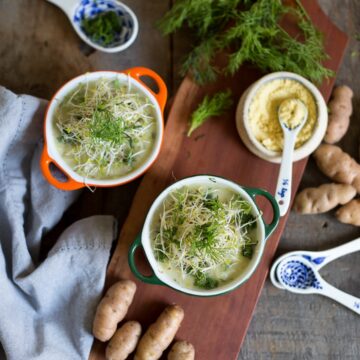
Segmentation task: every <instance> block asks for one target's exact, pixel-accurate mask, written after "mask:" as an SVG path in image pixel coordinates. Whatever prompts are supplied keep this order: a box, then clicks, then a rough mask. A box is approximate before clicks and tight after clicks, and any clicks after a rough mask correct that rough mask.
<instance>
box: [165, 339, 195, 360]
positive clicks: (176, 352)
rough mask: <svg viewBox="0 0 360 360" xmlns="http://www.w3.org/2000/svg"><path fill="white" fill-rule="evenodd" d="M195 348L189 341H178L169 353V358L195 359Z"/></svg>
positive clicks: (180, 359) (169, 359) (174, 359)
mask: <svg viewBox="0 0 360 360" xmlns="http://www.w3.org/2000/svg"><path fill="white" fill-rule="evenodd" d="M194 359H195V349H194V346H193V345H192V344H190V343H189V342H187V341H177V342H176V343H175V344H174V345H173V347H172V348H171V351H170V352H169V355H168V360H194Z"/></svg>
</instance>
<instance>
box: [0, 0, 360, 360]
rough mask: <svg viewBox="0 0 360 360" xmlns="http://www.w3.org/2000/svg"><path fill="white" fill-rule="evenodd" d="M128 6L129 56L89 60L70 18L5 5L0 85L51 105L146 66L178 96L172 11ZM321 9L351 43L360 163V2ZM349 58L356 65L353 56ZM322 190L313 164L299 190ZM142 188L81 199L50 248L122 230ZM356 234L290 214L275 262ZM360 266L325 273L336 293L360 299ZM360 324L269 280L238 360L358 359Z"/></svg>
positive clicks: (38, 2) (18, 1)
mask: <svg viewBox="0 0 360 360" xmlns="http://www.w3.org/2000/svg"><path fill="white" fill-rule="evenodd" d="M126 3H127V4H129V5H130V6H131V7H134V9H135V10H136V12H137V15H138V17H139V20H140V37H139V39H138V41H136V43H135V44H134V45H133V46H132V47H130V48H129V49H127V50H126V51H125V52H122V53H120V54H115V55H109V54H102V53H99V52H92V51H91V50H90V49H89V48H87V47H86V46H84V45H83V44H82V43H81V41H80V40H79V39H78V38H77V36H76V35H75V33H74V32H73V30H72V29H71V26H70V24H69V22H68V20H67V18H66V17H65V16H64V15H63V14H62V13H61V11H60V10H58V9H57V8H56V7H54V6H52V5H50V4H47V3H46V2H45V0H31V1H29V0H1V1H0V36H1V42H0V84H1V85H5V86H7V87H9V88H10V89H11V90H13V91H16V92H26V93H29V94H32V95H35V96H41V97H43V98H49V97H50V96H51V95H52V94H53V93H54V92H55V91H56V90H57V88H58V87H59V85H61V84H62V83H64V82H65V81H67V80H68V79H69V78H71V77H72V76H75V75H78V74H81V73H83V72H86V71H88V70H91V69H124V68H126V67H129V66H132V65H143V66H148V67H153V68H155V69H156V70H157V71H158V72H159V73H160V75H162V76H163V77H164V79H165V80H166V82H167V84H168V85H169V86H170V91H171V92H172V93H174V91H175V90H176V88H177V87H178V85H179V84H180V82H181V80H182V79H181V77H180V76H179V73H178V69H179V64H180V62H181V60H182V59H183V56H184V55H185V53H186V51H187V49H188V48H189V47H191V41H189V39H191V36H190V37H188V36H185V35H183V34H181V33H179V34H177V35H176V37H175V38H174V40H173V42H172V46H171V47H170V41H169V39H166V38H165V39H164V38H161V37H160V36H159V33H158V32H157V31H156V30H155V29H154V27H153V24H154V22H155V21H156V20H157V19H158V18H159V17H160V15H161V14H162V13H164V12H165V11H166V9H167V8H168V7H169V3H170V1H167V0H152V1H144V0H126ZM319 3H320V5H321V6H322V8H323V9H324V10H325V11H326V12H327V13H328V14H329V16H330V18H331V19H332V20H333V21H335V23H336V24H337V25H338V26H339V27H340V28H341V29H343V30H344V31H345V32H346V33H348V34H349V36H351V42H350V46H349V50H348V52H347V55H346V58H345V61H344V63H343V66H342V67H341V71H340V73H339V75H338V78H337V82H338V83H339V84H341V83H345V84H347V85H350V86H352V88H353V89H354V90H355V97H354V109H355V111H354V115H353V116H352V121H351V128H350V131H349V132H348V134H347V135H346V137H345V138H344V140H343V141H342V142H341V146H342V147H343V148H344V149H345V150H347V151H349V152H350V153H352V155H353V156H356V157H357V156H358V150H357V149H358V145H359V135H360V111H359V110H360V98H359V96H358V94H359V93H360V82H359V80H358V79H359V77H358V72H359V70H358V69H359V67H360V56H359V53H360V42H357V41H356V40H355V39H354V35H355V34H359V33H360V22H359V16H358V15H359V14H360V2H359V1H358V0H319ZM140 39H141V41H139V40H140ZM352 52H354V54H355V56H351V55H352V54H351V53H352ZM173 84H174V85H173ZM326 181H327V179H326V178H325V177H324V176H322V175H321V174H320V173H319V171H318V170H317V169H316V167H315V165H314V163H313V161H312V160H311V159H310V161H309V163H308V166H307V168H306V171H305V174H304V177H303V181H302V184H301V187H306V186H310V185H311V186H312V185H318V184H321V183H324V182H326ZM137 185H138V181H137V182H134V183H131V184H129V185H126V186H123V187H119V188H114V189H98V190H96V192H95V193H94V194H91V193H90V192H88V191H84V192H83V194H82V195H81V197H80V198H79V200H78V201H77V202H76V203H75V204H74V206H73V207H72V208H71V209H70V210H69V211H67V212H66V213H65V215H64V217H63V220H62V221H61V222H60V223H59V225H58V227H57V228H56V229H55V230H54V231H53V232H51V233H50V234H48V237H47V241H48V242H52V241H53V240H54V239H55V238H56V237H57V234H58V233H59V232H61V231H62V230H63V229H64V228H65V227H66V226H68V225H69V224H71V223H72V222H73V221H75V220H77V219H80V218H83V217H85V216H90V215H93V214H113V215H115V216H116V217H117V218H118V219H119V222H120V225H121V223H122V222H123V221H124V219H125V217H126V215H127V213H128V209H129V206H130V203H131V200H132V196H133V194H134V192H135V190H136V187H137ZM359 235H360V231H359V229H358V228H355V227H351V226H346V225H342V224H340V223H338V222H337V221H336V220H335V218H334V216H333V214H332V213H330V214H324V215H318V216H299V215H296V214H294V213H291V215H290V217H289V219H288V221H287V226H286V228H285V231H284V233H283V236H282V240H281V242H280V246H279V250H278V253H277V254H282V253H284V252H286V251H290V250H296V249H309V250H318V249H325V248H327V247H330V246H335V245H338V244H340V243H343V242H345V241H349V240H351V239H353V238H355V237H357V236H359ZM46 248H48V246H46ZM269 261H270V260H269ZM359 261H360V254H354V255H351V256H348V257H346V258H344V259H343V260H339V261H337V262H336V263H334V264H330V265H329V266H327V267H326V268H325V269H324V270H323V275H324V277H326V278H327V279H328V280H329V281H332V282H333V283H334V284H335V285H338V286H341V287H342V288H343V289H344V290H346V291H349V292H352V293H353V294H354V295H358V296H360V293H359V289H360V280H359V279H360V277H359ZM147 305H148V304H145V306H147ZM160 308H161V304H159V305H158V306H157V307H156V306H155V307H151V306H150V307H149V308H148V309H149V311H153V313H152V315H151V316H152V317H153V318H155V317H156V316H157V315H158V313H160ZM358 320H359V319H358V317H357V316H356V315H355V314H352V313H351V312H350V311H348V310H346V309H344V308H343V307H341V306H338V305H336V304H334V303H332V302H331V301H329V300H326V299H324V298H322V297H316V296H307V297H300V296H296V295H294V294H290V293H287V292H282V291H280V290H277V289H275V288H274V287H272V285H271V284H270V283H269V282H268V281H267V283H266V285H265V288H264V290H263V292H262V295H261V298H260V300H259V303H258V306H257V308H256V312H255V316H254V318H253V320H252V323H251V325H250V328H249V332H248V335H247V337H246V339H245V342H244V344H243V346H242V349H241V352H240V358H241V359H243V360H262V359H274V360H293V359H316V360H317V359H319V360H327V359H334V360H335V359H336V360H343V359H349V360H358V359H359V358H360V335H359V334H360V323H359V321H358ZM224 321H225V320H224ZM0 357H1V356H0ZM220 360H223V359H220ZM224 360H227V359H224Z"/></svg>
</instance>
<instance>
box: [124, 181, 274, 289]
mask: <svg viewBox="0 0 360 360" xmlns="http://www.w3.org/2000/svg"><path fill="white" fill-rule="evenodd" d="M186 186H191V187H194V186H210V187H212V188H216V186H218V187H220V188H226V189H229V190H231V191H233V192H235V193H237V194H239V195H241V197H242V198H243V199H245V200H247V201H248V202H249V203H250V204H251V205H252V213H253V215H254V216H255V217H256V218H257V227H256V236H257V240H258V244H257V245H256V248H255V251H254V254H253V257H252V259H251V261H250V262H249V264H248V266H247V267H246V268H245V269H244V271H242V272H241V273H239V275H238V276H237V277H236V278H235V279H234V280H233V281H230V282H229V283H226V284H224V285H221V286H219V287H217V288H215V289H211V290H206V289H189V288H186V287H184V286H182V285H181V284H179V283H178V282H176V281H175V280H174V279H173V278H172V277H171V276H169V275H168V274H167V273H165V272H164V271H163V270H162V268H161V266H160V265H159V263H158V262H157V260H156V259H155V256H154V253H153V250H152V246H151V231H152V224H153V220H154V216H155V215H156V214H157V215H158V212H159V210H160V209H161V207H162V205H163V202H164V201H165V200H166V198H167V197H168V195H169V193H171V192H172V191H174V190H175V189H180V188H184V187H186ZM256 196H264V197H265V198H266V199H267V200H268V201H269V202H270V204H271V206H272V209H273V220H272V222H271V223H270V224H266V223H265V221H264V219H263V218H262V216H261V212H260V210H259V208H258V207H257V205H256V203H255V197H256ZM278 222H279V207H278V205H277V202H276V201H275V199H274V197H273V196H272V195H270V194H269V193H268V192H267V191H265V190H261V189H255V188H246V187H242V186H240V185H238V184H236V183H234V182H232V181H230V180H226V179H224V178H220V177H217V176H211V175H197V176H192V177H188V178H185V179H183V180H180V181H177V182H176V183H174V184H172V185H171V186H169V187H168V188H166V189H165V190H164V191H163V192H162V193H161V194H160V195H159V196H158V197H157V198H156V200H155V201H154V202H153V204H152V206H151V208H150V210H149V212H148V214H147V216H146V219H145V223H144V227H143V229H142V232H141V233H140V234H139V236H138V237H137V238H136V240H135V241H134V243H133V244H132V245H131V247H130V251H129V265H130V268H131V270H132V272H133V273H134V275H135V276H136V277H137V278H138V279H140V280H141V281H143V282H146V283H149V284H154V285H167V286H169V287H171V288H173V289H175V290H178V291H181V292H183V293H186V294H189V295H194V296H215V295H221V294H225V293H227V292H229V291H232V290H234V289H236V288H237V287H239V286H241V285H242V284H243V283H245V282H246V281H247V280H248V279H249V278H250V277H251V275H252V274H253V273H254V272H255V270H256V267H257V265H258V264H259V262H260V260H261V257H262V254H263V252H264V247H265V244H266V240H267V239H268V237H269V236H270V235H271V233H272V232H273V231H274V230H275V228H276V226H277V224H278ZM139 247H143V249H144V252H145V255H146V257H147V260H148V261H149V263H150V266H151V268H152V270H153V275H151V276H145V275H143V274H141V272H140V271H139V270H138V268H137V266H136V263H135V258H134V257H135V252H136V250H137V249H138V248H139Z"/></svg>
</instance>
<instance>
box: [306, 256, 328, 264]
mask: <svg viewBox="0 0 360 360" xmlns="http://www.w3.org/2000/svg"><path fill="white" fill-rule="evenodd" d="M302 257H303V258H304V259H306V260H308V261H310V262H312V263H313V264H315V265H320V264H322V263H323V262H324V260H325V259H326V257H325V256H320V257H317V258H312V257H311V256H309V255H303V256H302Z"/></svg>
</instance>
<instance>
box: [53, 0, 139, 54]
mask: <svg viewBox="0 0 360 360" xmlns="http://www.w3.org/2000/svg"><path fill="white" fill-rule="evenodd" d="M47 1H48V2H50V3H52V4H54V5H56V6H57V7H59V8H60V9H61V10H62V11H63V12H64V13H65V14H66V15H67V17H68V18H69V20H70V22H71V25H72V26H73V28H74V30H75V31H76V33H77V34H78V36H79V37H80V38H81V39H82V40H83V41H84V42H85V43H87V44H88V45H90V46H91V47H93V48H94V49H96V50H100V51H103V52H107V53H116V52H120V51H123V50H125V49H127V48H128V47H129V46H130V45H132V44H133V43H134V41H135V39H136V37H137V35H138V32H139V22H138V19H137V17H136V15H135V13H134V12H133V11H132V10H131V9H130V8H129V7H128V6H126V5H125V4H123V3H122V2H120V1H117V0H104V1H102V2H104V3H110V4H112V5H114V9H120V10H121V11H122V12H123V13H124V16H125V17H126V20H127V21H126V29H125V30H126V31H128V32H129V33H128V34H127V35H126V40H125V41H124V42H122V43H121V44H119V45H116V46H113V47H105V46H101V45H99V44H97V43H95V42H93V41H92V40H91V39H90V38H89V37H88V36H87V35H86V34H85V33H84V31H83V30H82V29H81V27H80V24H79V20H78V19H77V16H76V13H77V12H78V11H79V8H80V7H89V3H90V2H91V1H93V0H47ZM98 2H99V3H100V2H101V1H100V0H98ZM100 5H102V4H100Z"/></svg>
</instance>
